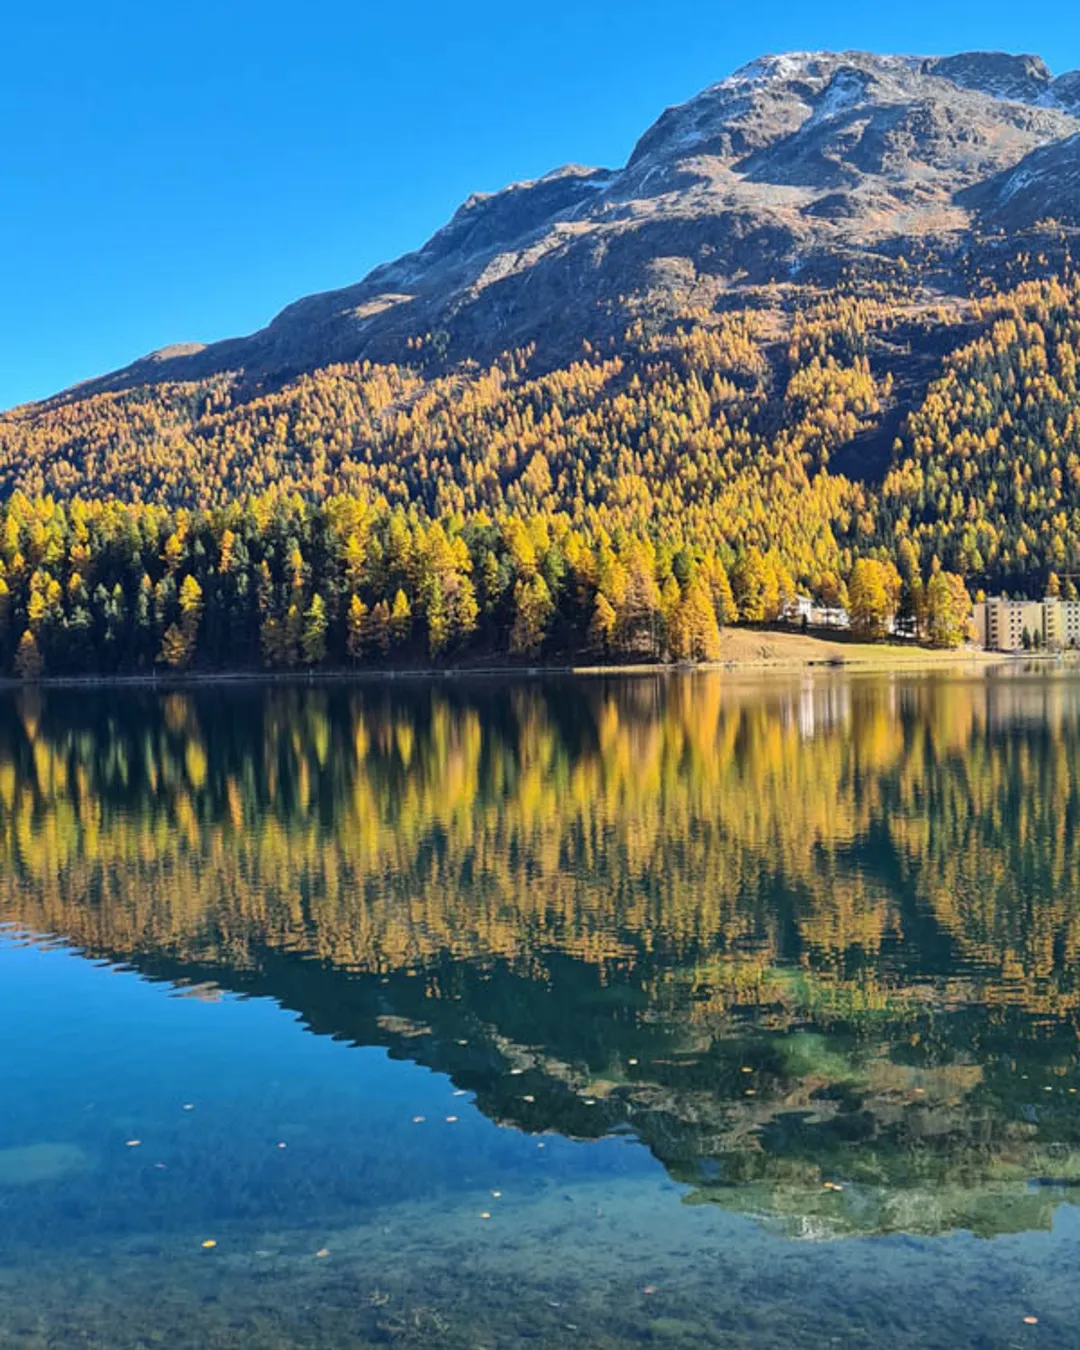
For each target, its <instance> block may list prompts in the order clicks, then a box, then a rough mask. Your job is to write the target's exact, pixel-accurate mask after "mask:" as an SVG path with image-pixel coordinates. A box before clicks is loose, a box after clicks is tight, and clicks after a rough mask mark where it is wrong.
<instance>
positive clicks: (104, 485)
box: [0, 276, 1080, 678]
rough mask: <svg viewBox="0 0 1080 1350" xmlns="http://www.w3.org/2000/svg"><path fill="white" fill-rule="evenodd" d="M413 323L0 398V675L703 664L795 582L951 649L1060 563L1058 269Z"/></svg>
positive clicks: (1065, 478) (1076, 561) (1076, 396)
mask: <svg viewBox="0 0 1080 1350" xmlns="http://www.w3.org/2000/svg"><path fill="white" fill-rule="evenodd" d="M927 342H937V343H939V344H940V343H944V344H945V346H946V347H947V350H946V351H945V353H944V355H943V356H942V357H941V359H940V360H939V361H938V363H937V365H938V370H937V374H936V375H935V377H934V378H933V379H931V380H930V381H929V383H928V385H927V386H926V388H925V389H924V390H922V392H921V395H920V396H919V397H918V398H917V399H916V400H915V402H914V403H913V404H912V405H911V406H910V407H908V408H907V410H906V412H905V411H904V409H905V407H906V405H904V404H903V403H902V400H901V392H900V391H899V389H898V385H897V378H896V376H897V372H900V373H901V375H902V374H903V370H904V361H905V360H906V359H907V358H906V357H905V355H904V354H905V353H910V352H911V351H913V350H915V349H916V348H918V347H919V344H920V343H922V344H924V345H925V344H926V343H927ZM432 345H433V344H432V342H431V341H430V340H429V339H428V338H426V337H423V336H418V337H417V338H416V339H415V340H413V341H412V342H411V343H410V347H411V352H410V363H409V364H403V365H383V366H375V365H372V364H370V363H355V364H352V365H341V366H332V367H327V368H324V369H321V370H317V371H315V372H312V373H310V374H305V375H302V376H299V377H297V378H296V379H294V380H292V381H290V382H287V383H285V384H283V385H281V386H280V387H277V388H265V389H263V388H252V387H249V386H248V385H246V384H245V381H244V378H243V376H242V375H241V374H237V375H235V376H232V375H221V376H216V377H214V378H212V379H208V380H205V381H201V382H197V383H192V384H169V383H167V382H164V383H160V384H156V385H152V386H149V385H144V386H140V387H138V388H133V389H117V390H114V391H106V392H96V393H87V394H84V395H80V394H79V393H78V391H75V392H74V393H73V394H71V395H69V396H67V397H61V398H58V399H55V400H52V401H51V402H49V403H46V404H41V405H33V406H28V407H25V408H21V409H15V410H14V411H12V412H11V413H8V414H6V415H4V416H3V417H2V418H0V492H2V493H3V495H4V498H5V504H4V506H3V508H2V511H0V669H2V670H3V671H5V672H13V673H14V674H16V675H18V676H20V677H22V678H36V677H38V676H41V675H42V674H45V675H49V674H77V673H100V674H108V673H114V672H123V671H131V672H138V671H150V670H153V669H155V668H160V669H172V670H178V671H179V670H200V669H203V670H215V669H224V668H229V669H257V668H265V669H274V670H287V669H293V668H318V667H333V668H345V667H352V666H359V665H372V666H379V665H388V664H390V665H405V666H415V665H425V664H435V665H450V664H456V663H463V664H468V663H475V662H476V661H482V660H490V659H493V658H497V659H499V660H504V659H511V660H520V661H524V662H541V661H546V660H553V659H563V658H567V657H574V658H578V657H583V656H589V657H592V658H594V659H596V660H598V661H609V660H610V661H626V660H635V661H636V660H645V661H653V660H671V661H703V660H709V659H713V658H714V657H715V656H716V655H717V651H718V644H719V641H720V638H719V634H720V630H721V629H722V627H723V626H724V625H727V624H733V623H745V624H772V623H776V622H780V621H783V620H784V618H785V616H787V615H788V614H789V612H790V607H791V605H792V602H793V600H794V597H795V596H796V594H805V595H809V596H811V597H812V598H813V599H814V600H816V601H817V602H818V603H820V604H822V605H824V606H843V607H846V608H848V609H849V611H850V614H851V618H852V626H853V628H854V630H855V631H856V633H858V634H859V635H860V636H862V637H867V638H874V637H880V636H883V635H884V634H885V633H887V632H888V631H889V630H890V629H891V628H892V627H893V625H894V623H897V622H898V623H899V624H900V625H901V626H902V627H903V629H904V631H906V632H908V633H910V634H911V635H912V636H913V637H915V638H918V639H921V640H924V641H928V642H933V643H935V644H937V645H944V646H950V645H957V644H959V643H960V642H962V641H963V640H964V639H965V638H966V636H967V634H968V612H969V607H970V600H971V598H972V597H973V596H976V595H977V594H978V592H979V591H990V590H999V589H1002V588H1007V589H1010V590H1015V591H1017V592H1020V593H1029V594H1038V593H1041V589H1042V588H1043V587H1044V586H1045V585H1047V584H1048V582H1049V581H1050V579H1051V574H1064V576H1065V577H1066V581H1065V588H1066V590H1067V591H1069V590H1071V586H1072V583H1071V580H1069V574H1070V573H1071V572H1073V571H1076V570H1078V569H1080V392H1078V386H1077V361H1078V357H1080V277H1077V276H1067V277H1064V278H1051V279H1043V280H1038V281H1027V282H1024V283H1022V284H1020V285H1018V286H1017V287H1015V288H1014V289H1013V290H1011V291H1008V292H1005V293H1000V294H998V293H991V294H988V295H984V296H981V297H980V298H978V299H976V300H972V301H971V302H970V304H968V305H967V307H966V309H965V308H962V307H959V306H956V307H953V308H952V309H949V308H948V307H945V306H941V305H939V306H934V307H929V308H928V307H927V306H926V304H925V303H917V297H916V296H915V295H914V294H913V292H911V291H906V290H904V289H903V288H902V287H900V286H899V285H896V286H890V287H885V286H883V285H878V286H877V289H876V290H874V291H873V292H872V293H871V292H869V291H867V290H866V288H864V289H863V291H862V292H859V293H856V291H855V290H854V289H849V290H846V289H845V288H844V287H840V288H838V289H837V290H835V291H833V292H829V293H823V294H821V295H819V296H817V297H816V298H813V299H811V300H807V299H806V298H805V297H803V299H802V300H801V301H800V303H799V304H798V305H796V306H794V307H793V306H791V305H788V304H787V302H786V301H785V300H784V299H783V297H772V298H770V297H769V296H764V297H761V303H760V305H759V306H757V307H754V306H747V307H746V308H744V309H741V310H737V311H733V312H730V313H724V314H714V313H708V314H706V313H688V314H687V315H685V316H684V317H683V319H681V320H680V321H679V322H677V323H673V324H667V325H661V324H658V323H653V322H646V321H644V320H639V321H637V322H635V323H634V324H633V325H632V326H631V327H630V328H629V329H628V330H627V332H626V335H625V341H624V343H623V344H622V345H621V346H620V347H619V348H618V349H614V348H613V349H612V350H610V351H609V350H604V351H601V350H596V349H593V348H592V347H590V346H589V344H588V343H584V344H583V346H582V352H581V355H580V357H579V359H578V360H576V361H574V362H573V363H571V364H570V365H567V366H562V367H559V368H557V369H545V368H544V367H543V365H542V362H541V360H540V358H539V356H538V354H537V353H536V352H535V351H533V350H528V351H519V352H514V353H508V354H507V355H506V356H505V357H504V358H502V359H501V360H500V361H499V362H497V363H495V365H493V366H491V367H490V368H487V369H479V368H476V367H468V366H466V367H464V368H458V369H455V370H451V371H441V370H440V369H439V367H438V365H437V362H436V361H435V359H434V357H433V356H432V354H431V352H430V350H429V348H430V347H431V346H432ZM434 345H436V346H437V344H434ZM898 353H899V355H898ZM909 395H910V389H909V390H908V391H907V393H906V394H905V395H904V396H905V397H907V396H909ZM900 413H903V415H902V416H898V414H900ZM890 418H892V419H893V420H894V421H895V422H896V424H897V434H896V436H895V438H894V441H893V444H892V446H891V449H890V450H889V452H888V457H887V459H888V462H887V464H886V465H885V468H884V470H883V472H881V473H880V474H878V475H877V476H876V477H875V475H874V473H873V472H871V471H870V468H869V467H868V465H869V460H870V458H871V457H870V456H869V455H868V456H867V462H866V464H864V466H863V467H864V469H865V472H863V473H862V476H860V473H859V472H858V470H859V465H860V460H859V455H858V453H857V452H858V448H859V447H860V446H862V445H864V444H868V443H869V442H870V441H872V440H873V438H874V437H875V436H876V437H880V436H881V435H882V434H883V429H884V428H885V427H886V426H888V425H891V422H890V421H889V419H890ZM837 460H838V461H839V462H840V463H841V464H842V467H843V468H844V470H845V471H844V472H839V471H837V470H836V469H835V467H834V461H837Z"/></svg>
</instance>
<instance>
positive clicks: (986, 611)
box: [974, 595, 1080, 652]
mask: <svg viewBox="0 0 1080 1350" xmlns="http://www.w3.org/2000/svg"><path fill="white" fill-rule="evenodd" d="M974 618H975V632H976V635H977V637H978V641H979V642H980V644H981V645H982V646H983V647H986V648H988V649H989V650H990V651H998V652H1018V651H1022V650H1023V649H1024V647H1025V646H1039V647H1051V648H1064V647H1080V600H1062V599H1060V598H1059V597H1057V596H1051V595H1048V596H1046V597H1045V599H1043V600H1010V599H1007V598H1006V597H1005V596H1003V595H994V596H991V597H990V598H989V599H988V600H985V601H984V602H983V603H982V604H978V605H976V606H975V615H974ZM1025 634H1026V635H1027V641H1026V642H1025V637H1024V635H1025Z"/></svg>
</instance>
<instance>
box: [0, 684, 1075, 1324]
mask: <svg viewBox="0 0 1080 1350" xmlns="http://www.w3.org/2000/svg"><path fill="white" fill-rule="evenodd" d="M1078 752H1080V680H1078V679H1075V678H1072V677H1069V676H1067V675H1065V676H1060V675H1059V676H1050V677H1047V676H1043V675H1024V674H1017V675H1015V676H1014V675H1003V674H1000V673H992V674H990V675H988V676H987V675H983V674H980V675H978V676H977V677H975V678H964V677H958V676H945V675H941V674H934V675H932V676H924V677H920V676H903V677H901V676H866V677H855V676H846V675H842V674H837V673H835V672H830V673H829V674H828V675H827V676H824V675H823V676H820V677H805V678H793V679H788V678H776V679H769V680H766V681H761V680H759V681H754V682H751V681H745V680H741V679H737V678H734V677H723V676H716V675H708V676H685V677H683V676H680V677H642V678H639V679H605V680H599V679H597V680H580V681H572V680H550V681H538V682H530V683H525V682H521V683H512V682H506V683H502V682H476V683H468V682H464V681H448V682H444V683H435V684H421V683H416V684H412V683H402V684H400V685H396V686H391V687H389V688H388V687H385V686H383V687H375V686H370V687H361V688H351V689H346V688H322V689H319V688H314V689H313V688H296V689H289V688H271V689H265V688H251V689H229V690H214V691H210V690H207V691H201V692H198V693H195V694H191V695H187V694H179V693H170V694H164V695H157V694H154V693H150V692H132V691H130V690H124V691H114V692H109V691H100V692H95V693H89V694H88V693H82V692H80V693H78V694H71V693H60V692H49V693H47V694H39V695H35V694H24V695H18V696H9V697H8V698H7V699H6V700H5V701H3V702H0V924H2V929H0V1019H2V1021H0V1025H2V1026H3V1027H4V1029H5V1030H4V1035H3V1039H2V1040H0V1070H2V1079H0V1082H2V1085H3V1086H2V1091H3V1098H2V1102H3V1105H2V1109H0V1350H7V1348H8V1347H18V1350H29V1348H30V1347H34V1348H35V1350H37V1348H38V1347H69V1346H90V1347H102V1350H104V1347H109V1350H127V1348H128V1347H132V1348H134V1347H147V1346H156V1345H162V1346H168V1347H173V1346H176V1347H188V1346H190V1347H204V1346H221V1347H243V1348H244V1350H248V1348H249V1347H251V1348H254V1347H267V1348H269V1347H285V1346H296V1347H319V1348H325V1350H338V1347H359V1346H365V1345H383V1344H392V1345H393V1344H397V1345H411V1344H417V1345H420V1344H422V1345H432V1346H447V1347H459V1346H460V1347H476V1348H477V1350H479V1347H485V1346H489V1347H503V1346H509V1345H519V1344H520V1345H528V1346H537V1347H543V1346H563V1345H582V1346H620V1345H628V1344H631V1345H632V1344H638V1343H640V1344H647V1345H648V1344H653V1345H662V1346H672V1347H678V1346H717V1347H720V1346H723V1347H733V1346H734V1347H755V1348H756V1347H774V1346H775V1347H781V1346H784V1347H787V1346H806V1347H817V1346H822V1347H826V1346H828V1347H832V1346H842V1347H868V1348H869V1347H873V1348H875V1350H876V1348H877V1347H898V1348H899V1347H903V1348H907V1347H910V1348H911V1350H929V1348H930V1347H942V1350H944V1348H945V1347H950V1350H951V1348H952V1347H972V1350H975V1348H976V1347H978V1348H979V1350H986V1348H987V1347H1013V1346H1028V1345H1031V1346H1036V1345H1038V1346H1043V1347H1073V1346H1075V1345H1076V1344H1077V1339H1078V1335H1080V1333H1078V1332H1077V1322H1078V1318H1080V1294H1078V1293H1077V1285H1076V1278H1075V1271H1076V1269H1077V1263H1078V1258H1080V1208H1078V1207H1077V1199H1078V1197H1080V1064H1078V1056H1077V1034H1078V1024H1077V1023H1078V1013H1077V1009H1078V1004H1080V981H1078V978H1077V977H1078V956H1080V852H1078V850H1077V847H1076V839H1075V836H1076V824H1077V820H1078V818H1080V783H1078V774H1080V767H1078V766H1080V753H1078ZM1025 1319H1035V1320H1025Z"/></svg>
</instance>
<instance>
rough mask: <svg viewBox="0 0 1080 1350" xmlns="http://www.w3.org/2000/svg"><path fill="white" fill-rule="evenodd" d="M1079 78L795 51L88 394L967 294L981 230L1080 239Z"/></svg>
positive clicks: (996, 252) (1016, 63)
mask: <svg viewBox="0 0 1080 1350" xmlns="http://www.w3.org/2000/svg"><path fill="white" fill-rule="evenodd" d="M1078 135H1080V72H1078V71H1074V72H1072V73H1070V74H1066V75H1062V76H1060V77H1058V78H1057V79H1054V78H1053V77H1052V76H1051V74H1050V72H1049V71H1048V70H1047V68H1046V66H1045V65H1044V64H1043V63H1042V61H1040V60H1039V59H1038V58H1037V57H1034V56H1011V55H1005V54H1000V53H981V52H970V53H965V54H962V55H958V56H951V57H945V58H929V59H923V58H918V57H907V56H877V55H871V54H868V53H864V52H845V53H840V54H832V53H824V52H820V53H793V54H788V55H783V56H770V57H765V58H763V59H761V60H759V61H755V62H753V63H752V64H750V65H748V66H745V67H743V68H742V69H741V70H738V71H736V72H735V74H733V75H731V76H729V77H728V78H727V79H725V80H722V81H721V82H720V83H719V84H716V85H713V86H712V87H710V88H708V89H706V90H704V91H703V92H702V93H700V94H698V95H697V96H696V97H694V98H692V99H690V100H689V101H688V102H686V103H683V104H680V105H679V106H678V107H674V108H669V109H668V110H667V111H666V112H665V113H663V115H662V116H661V117H660V118H659V119H658V120H657V121H656V122H655V123H654V124H653V126H651V127H650V128H649V129H648V130H647V131H646V132H645V133H644V135H643V136H642V137H641V139H640V140H639V141H638V143H637V145H636V146H635V148H634V151H633V153H632V154H631V156H630V159H629V161H628V162H627V164H626V165H625V166H624V167H623V168H622V169H619V170H609V169H591V168H582V167H580V166H578V165H567V166H565V167H563V168H561V169H556V170H554V171H553V172H552V173H550V174H547V175H546V176H545V177H543V178H540V179H537V180H536V181H533V182H522V183H515V184H512V185H511V186H510V187H507V188H505V189H503V190H502V191H501V192H495V193H491V194H486V193H477V194H475V195H474V196H472V197H470V198H469V199H468V201H466V202H465V203H464V204H463V205H462V206H461V208H460V209H459V210H458V211H457V213H456V214H455V215H454V217H453V219H452V220H450V222H449V223H448V224H447V225H445V226H444V227H443V228H442V229H441V230H439V231H438V233H436V234H435V235H434V236H433V237H432V238H431V239H429V240H428V242H427V243H426V244H425V245H424V246H423V247H422V248H420V249H419V250H417V251H416V252H414V253H409V254H406V255H405V256H403V257H401V258H399V259H397V260H396V261H394V262H391V263H387V264H385V265H384V266H381V267H377V268H376V269H375V270H374V271H373V272H371V273H370V274H369V275H368V276H367V277H365V278H364V279H363V280H362V281H360V282H359V283H357V284H356V285H354V286H349V287H346V288H344V289H342V290H338V291H330V292H327V293H325V294H322V295H314V296H308V297H306V298H304V299H302V300H298V301H296V302H295V303H294V304H292V305H290V306H288V308H286V309H285V310H283V311H282V312H281V313H280V314H279V315H278V316H277V317H276V318H275V319H274V320H273V321H272V322H271V323H270V324H269V325H268V326H267V327H266V328H265V329H263V330H261V331H260V332H258V333H255V334H254V335H252V336H251V337H249V338H242V339H234V340H231V341H227V342H220V343H215V344H212V345H211V346H208V347H204V348H198V347H193V346H190V345H187V346H178V347H173V348H167V349H165V350H164V351H161V352H157V353H155V354H153V355H152V356H150V357H148V358H146V359H145V360H143V361H138V362H136V363H135V364H134V365H132V366H130V367H128V368H127V369H126V370H123V371H120V372H118V373H117V374H115V375H112V376H106V377H105V378H103V379H102V380H99V381H94V382H91V384H90V385H89V386H86V387H84V389H83V390H81V391H80V392H81V393H85V392H88V391H93V390H98V389H115V388H124V387H130V386H131V385H134V384H141V383H144V382H156V381H157V380H160V379H162V378H165V379H169V380H190V379H202V378H205V377H206V376H208V375H212V374H216V373H220V372H222V371H243V372H244V373H245V374H246V375H247V376H248V377H249V378H258V379H266V378H271V379H274V378H276V379H280V378H282V377H285V376H288V375H292V374H296V373H297V372H299V371H303V370H311V369H315V368H317V367H319V366H322V365H326V364H328V363H330V362H337V361H353V360H370V361H379V362H388V361H397V362H400V361H404V360H408V359H409V358H410V353H411V351H412V347H411V345H410V339H416V338H419V337H421V336H422V335H424V334H432V335H435V336H436V340H437V344H438V350H439V353H440V355H442V356H444V357H445V358H446V359H448V360H451V361H453V360H461V359H476V360H479V361H481V362H487V361H490V360H492V359H494V358H495V357H496V356H498V355H499V353H501V352H503V351H507V350H511V349H513V348H517V347H524V346H526V345H529V344H532V343H535V344H536V345H537V348H538V351H539V352H540V353H541V357H542V359H543V360H544V361H545V362H547V363H555V362H558V361H561V360H564V359H566V358H567V357H568V356H570V355H572V354H574V353H575V352H576V351H578V350H579V349H580V343H581V339H582V338H589V339H591V340H593V341H599V340H604V339H607V338H610V337H612V336H615V337H617V336H619V335H620V334H621V333H622V331H623V329H624V328H625V326H626V323H627V320H628V317H635V316H637V315H641V314H644V315H647V316H652V317H657V316H659V317H664V316H669V315H674V314H679V313H681V312H683V311H684V310H685V309H686V308H687V307H688V306H691V307H693V308H695V309H700V308H710V307H714V306H717V305H727V306H730V305H731V304H733V303H737V302H738V299H739V297H740V296H742V295H744V294H746V293H747V292H748V291H752V290H753V289H754V288H756V287H759V286H762V285H768V284H769V283H773V282H776V283H778V284H780V285H783V286H790V285H791V284H793V283H796V284H798V285H799V286H803V287H805V286H815V285H830V284H833V283H835V282H836V281H837V280H838V279H840V278H841V277H842V276H851V275H855V276H859V277H862V278H865V279H873V278H889V277H892V276H894V275H895V272H896V268H897V266H898V263H899V260H900V258H901V257H905V258H906V260H907V261H911V259H909V258H907V255H909V254H911V253H912V251H913V250H914V251H915V252H916V253H917V254H918V256H919V258H920V260H921V266H920V276H921V277H922V278H923V279H924V281H925V284H926V285H927V286H928V287H930V288H931V289H932V290H935V291H940V292H942V293H943V294H945V295H949V296H953V295H957V294H960V295H966V293H967V281H968V278H969V275H970V268H971V262H972V258H971V255H972V252H973V250H974V252H975V254H976V256H977V259H978V261H979V262H980V263H982V264H983V265H985V266H988V267H990V268H993V267H994V265H995V264H996V263H997V262H998V261H999V257H1000V253H1001V249H1000V246H999V245H996V244H994V243H992V242H985V243H984V240H983V236H984V235H993V234H996V233H997V232H998V231H1000V230H1001V229H1006V230H1017V229H1021V230H1027V229H1030V228H1031V227H1032V226H1034V225H1035V224H1036V223H1038V222H1039V221H1042V220H1046V219H1047V218H1051V217H1052V218H1054V219H1056V220H1057V221H1058V222H1059V223H1060V224H1061V225H1062V226H1064V227H1066V228H1067V229H1068V230H1074V229H1076V228H1078V227H1080V192H1078V191H1077V181H1078V180H1077V173H1078V164H1080V141H1078V140H1077V139H1076V137H1077V136H1078Z"/></svg>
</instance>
